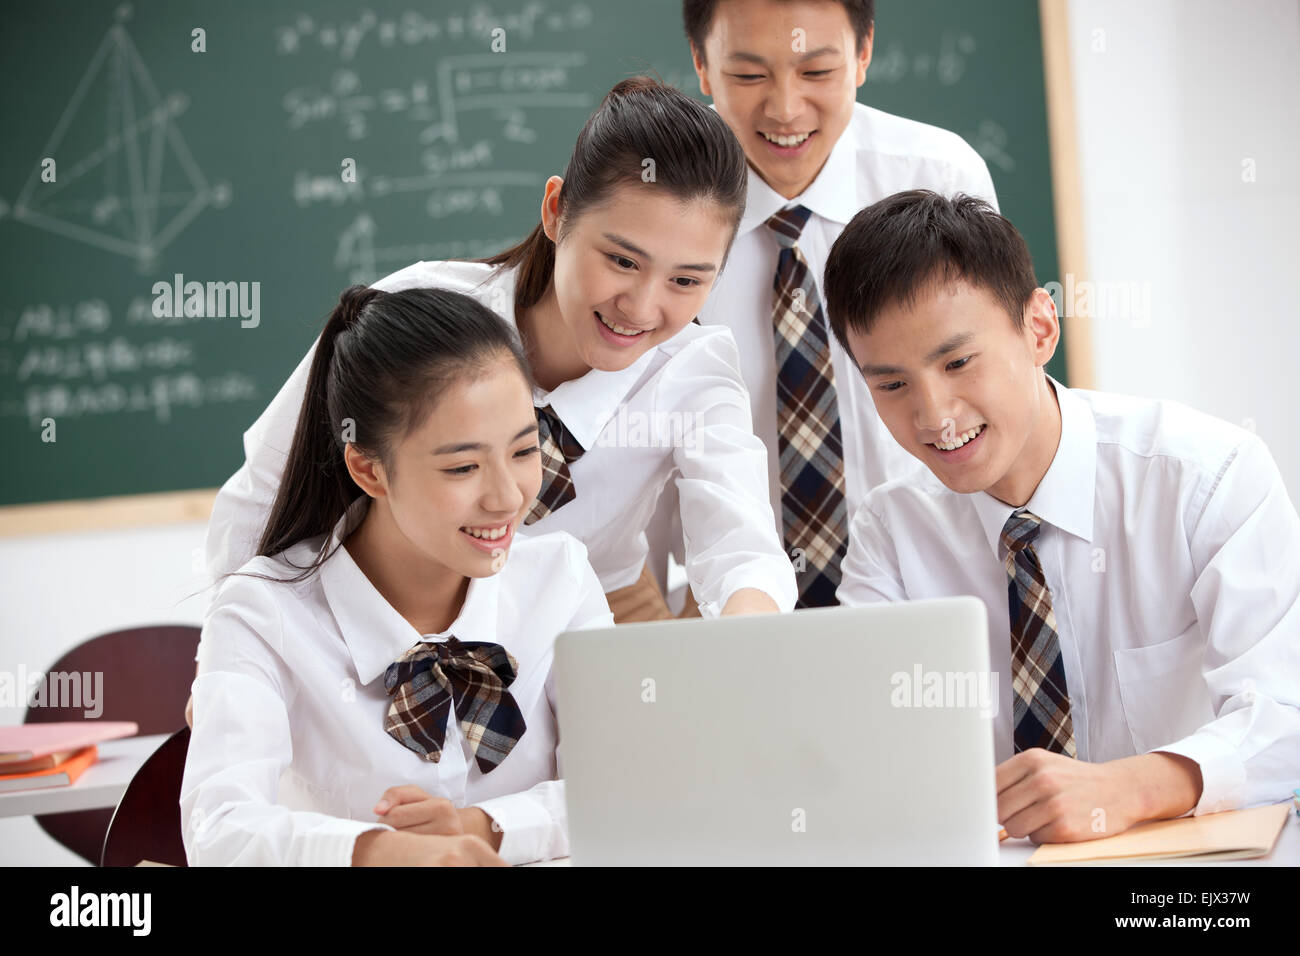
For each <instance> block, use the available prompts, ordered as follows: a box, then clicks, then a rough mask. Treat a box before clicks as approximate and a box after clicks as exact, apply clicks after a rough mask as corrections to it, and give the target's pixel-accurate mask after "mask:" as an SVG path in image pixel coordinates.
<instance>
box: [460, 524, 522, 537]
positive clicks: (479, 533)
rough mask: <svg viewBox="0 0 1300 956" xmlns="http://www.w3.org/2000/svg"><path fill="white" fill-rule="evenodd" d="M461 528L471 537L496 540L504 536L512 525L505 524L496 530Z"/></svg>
mask: <svg viewBox="0 0 1300 956" xmlns="http://www.w3.org/2000/svg"><path fill="white" fill-rule="evenodd" d="M460 530H461V531H464V532H465V533H466V534H468V535H470V536H471V537H475V538H482V539H483V540H484V541H495V540H496V539H497V538H504V537H505V534H506V532H507V531H509V530H510V526H509V525H504V526H502V527H500V528H497V529H496V530H495V531H484V530H482V529H480V528H461V529H460Z"/></svg>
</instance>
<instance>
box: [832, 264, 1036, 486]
mask: <svg viewBox="0 0 1300 956" xmlns="http://www.w3.org/2000/svg"><path fill="white" fill-rule="evenodd" d="M1024 317H1025V321H1024V326H1023V328H1017V327H1016V324H1015V322H1014V321H1013V320H1012V318H1011V317H1010V316H1009V315H1008V314H1007V310H1006V306H1005V305H1003V304H1001V303H1000V302H999V301H998V300H997V299H996V298H995V297H994V296H993V295H992V294H991V293H990V292H988V291H987V290H985V289H983V288H979V287H975V286H972V285H970V284H969V283H967V282H965V281H962V280H957V281H953V282H949V283H942V282H931V283H928V284H927V285H925V286H924V287H922V288H921V289H920V290H919V291H918V293H917V295H916V298H915V301H913V302H911V303H903V302H897V303H893V304H891V305H889V306H887V307H886V308H885V309H883V310H882V311H881V312H880V314H879V315H878V316H877V317H876V319H875V321H874V323H873V324H872V326H871V329H870V331H869V332H866V333H864V332H861V331H858V330H857V329H854V328H853V326H852V324H849V325H848V327H847V328H846V330H845V331H846V337H847V338H848V341H849V346H850V349H851V351H852V353H853V358H854V361H855V363H856V364H857V365H858V367H859V368H860V369H861V370H862V373H863V375H864V377H865V378H866V382H867V387H868V388H870V389H871V396H872V398H873V399H874V400H875V403H876V409H877V411H878V412H879V414H880V418H881V420H882V421H884V423H885V425H886V427H887V428H888V429H889V431H890V433H891V434H892V435H893V436H894V439H895V440H896V441H897V442H898V443H899V444H900V445H902V446H903V448H905V449H906V450H907V451H908V452H909V453H911V454H912V455H914V456H915V457H916V458H919V459H920V460H921V461H922V462H924V463H925V465H926V466H927V467H928V468H929V469H930V470H931V471H932V472H934V474H935V477H937V478H938V479H939V480H940V481H942V482H943V483H944V484H945V485H946V486H948V487H949V488H951V489H952V490H953V491H956V492H959V493H961V494H971V493H974V492H977V491H987V492H988V493H989V494H991V495H993V496H994V497H996V498H998V499H1000V500H1002V501H1005V502H1006V503H1008V504H1010V505H1013V506H1016V507H1019V506H1021V505H1023V504H1024V503H1025V502H1027V501H1028V500H1029V498H1030V497H1031V496H1032V495H1033V492H1034V489H1035V488H1037V487H1038V482H1039V481H1040V480H1041V478H1042V476H1043V475H1044V474H1045V473H1046V471H1047V468H1048V466H1049V465H1050V464H1051V462H1052V458H1053V457H1054V456H1055V454H1056V446H1057V444H1058V442H1059V439H1060V413H1059V410H1058V408H1057V406H1056V401H1055V398H1054V393H1053V392H1052V389H1051V387H1050V385H1049V384H1048V382H1047V379H1046V376H1045V375H1044V373H1043V366H1045V365H1046V364H1047V362H1048V360H1049V359H1050V358H1051V357H1052V354H1053V353H1054V352H1055V351H1056V342H1057V339H1058V338H1059V335H1060V327H1059V325H1058V324H1057V319H1056V309H1055V306H1054V304H1053V303H1052V299H1051V297H1050V296H1049V295H1048V294H1047V293H1046V292H1045V291H1044V290H1043V289H1036V290H1034V293H1033V295H1032V296H1031V298H1030V301H1029V304H1028V305H1027V306H1026V307H1025V310H1024Z"/></svg>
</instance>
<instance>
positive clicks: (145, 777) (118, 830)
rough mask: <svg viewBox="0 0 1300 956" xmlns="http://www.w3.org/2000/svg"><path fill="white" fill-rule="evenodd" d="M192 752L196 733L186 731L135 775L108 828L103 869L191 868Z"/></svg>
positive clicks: (173, 737) (169, 741)
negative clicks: (185, 833)
mask: <svg viewBox="0 0 1300 956" xmlns="http://www.w3.org/2000/svg"><path fill="white" fill-rule="evenodd" d="M189 748H190V729H189V728H188V727H182V728H181V729H180V730H178V731H176V733H174V734H172V735H171V736H170V737H168V738H167V739H166V740H164V741H163V742H162V745H161V746H159V748H158V749H157V750H155V751H154V752H153V753H152V754H151V755H150V756H149V759H148V760H146V761H145V762H144V764H143V765H142V766H141V767H140V769H139V770H137V771H136V772H135V776H134V777H132V778H131V782H130V783H129V784H128V785H127V788H126V792H125V793H124V794H122V799H121V800H119V801H118V804H117V810H116V812H115V813H114V814H113V820H112V822H111V823H109V825H108V833H107V834H106V835H105V837H104V848H103V852H102V853H101V855H100V861H99V865H100V866H135V865H136V864H137V863H139V862H140V861H141V860H151V861H153V862H154V863H166V864H168V865H169V866H185V865H186V861H185V844H184V843H183V842H182V841H181V806H180V803H181V778H182V777H183V776H184V774H185V755H186V753H187V752H188V751H189Z"/></svg>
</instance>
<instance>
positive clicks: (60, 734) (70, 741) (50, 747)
mask: <svg viewBox="0 0 1300 956" xmlns="http://www.w3.org/2000/svg"><path fill="white" fill-rule="evenodd" d="M139 729H140V725H139V724H137V723H136V722H135V721H133V720H71V721H66V722H63V723H57V724H18V725H17V726H16V727H0V773H4V765H5V764H6V763H17V762H19V761H23V760H31V759H33V758H35V757H40V756H42V755H44V754H53V753H58V752H60V751H63V750H80V749H81V748H82V747H89V746H91V745H92V744H97V743H99V742H100V741H103V740H114V739H116V738H118V737H132V736H134V735H135V734H136V732H137V731H139Z"/></svg>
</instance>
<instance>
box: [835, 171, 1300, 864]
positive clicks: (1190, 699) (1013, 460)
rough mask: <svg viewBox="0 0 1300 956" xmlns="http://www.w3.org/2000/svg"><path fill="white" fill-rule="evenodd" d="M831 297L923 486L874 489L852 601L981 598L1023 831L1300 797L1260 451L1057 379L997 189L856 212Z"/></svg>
mask: <svg viewBox="0 0 1300 956" xmlns="http://www.w3.org/2000/svg"><path fill="white" fill-rule="evenodd" d="M825 289H826V300H827V303H828V314H829V315H830V317H831V319H830V321H831V326H832V330H833V332H834V334H835V335H836V337H837V338H838V339H839V340H840V342H841V344H842V345H844V347H845V348H846V349H848V350H849V351H850V352H851V353H852V355H853V358H854V361H855V363H856V364H857V366H858V368H859V370H860V371H861V373H862V375H863V376H864V378H865V380H866V383H867V386H868V387H869V388H870V389H871V393H872V396H873V397H874V399H875V403H876V408H877V409H878V410H879V412H880V416H881V418H882V419H883V420H884V422H885V424H886V425H887V427H888V428H889V430H890V432H891V433H892V434H893V436H894V438H895V439H896V440H897V441H898V442H899V443H900V444H901V445H902V446H903V447H904V448H905V449H906V450H907V451H909V452H910V453H911V454H912V455H913V456H915V457H916V458H918V459H919V460H920V461H921V462H922V463H924V464H925V465H926V466H927V467H928V468H929V472H930V473H928V474H927V473H926V472H924V471H921V472H917V473H916V474H914V475H913V476H911V477H910V478H904V479H899V480H895V481H892V482H889V483H887V484H884V485H882V486H880V487H878V488H876V489H874V490H873V491H872V492H871V493H870V494H869V495H868V496H867V497H866V499H865V500H864V502H863V504H862V506H861V507H860V508H859V509H858V510H857V512H856V514H855V516H854V518H853V520H852V524H851V531H850V547H849V552H848V555H847V557H846V558H845V560H844V565H843V569H844V574H843V581H842V583H841V585H840V588H839V591H838V597H839V600H840V602H841V603H843V604H846V605H861V604H864V603H867V602H871V601H897V600H912V599H918V598H930V597H939V596H945V595H957V594H974V595H976V596H978V597H980V598H981V599H982V600H983V601H984V603H985V605H986V606H987V608H988V615H989V637H990V645H991V654H990V660H991V662H992V666H993V667H994V669H995V671H996V673H997V674H998V675H999V681H998V685H997V686H999V687H1001V688H1002V697H1003V700H1002V701H1001V704H1002V706H1001V707H1000V708H999V710H998V714H997V717H996V718H995V721H994V744H995V752H996V753H997V755H998V759H999V764H998V767H997V787H998V819H999V820H1000V821H1001V822H1002V823H1003V824H1004V826H1005V827H1006V829H1007V831H1008V833H1009V834H1010V835H1011V836H1014V837H1023V836H1028V837H1029V838H1030V839H1032V840H1033V841H1035V842H1039V843H1044V842H1050V843H1054V842H1068V841H1076V840H1089V839H1096V838H1098V837H1103V836H1109V835H1114V834H1116V833H1120V832H1122V831H1124V830H1126V829H1128V828H1129V827H1131V826H1132V825H1134V824H1135V823H1138V822H1141V821H1143V820H1152V819H1163V818H1167V817H1176V816H1179V815H1183V814H1187V813H1189V812H1192V813H1196V814H1202V813H1212V812H1215V811H1219V810H1230V809H1234V808H1237V807H1241V806H1245V805H1250V804H1260V803H1272V802H1277V801H1280V800H1284V799H1286V798H1287V797H1288V796H1289V794H1290V792H1291V790H1292V789H1293V788H1295V787H1297V786H1300V641H1298V640H1297V636H1298V635H1300V517H1297V514H1296V510H1295V507H1294V506H1293V505H1292V503H1291V500H1290V499H1289V497H1288V496H1287V492H1286V489H1285V487H1284V486H1283V483H1282V479H1281V476H1280V475H1279V473H1278V470H1277V467H1276V465H1275V464H1274V463H1273V459H1272V457H1271V456H1270V455H1269V452H1268V450H1267V449H1266V447H1265V446H1264V443H1263V442H1262V441H1261V440H1260V439H1259V438H1258V437H1256V436H1255V435H1254V434H1252V433H1250V432H1248V431H1245V430H1243V429H1240V428H1237V427H1235V426H1232V425H1229V424H1227V423H1225V422H1222V421H1220V420H1218V419H1216V418H1212V417H1210V416H1208V415H1204V414H1201V413H1199V412H1196V411H1193V410H1192V409H1190V408H1187V407H1185V406H1182V405H1177V404H1175V403H1172V402H1166V401H1155V400H1147V399H1138V398H1128V397H1122V396H1119V395H1112V394H1106V393H1101V392H1089V391H1081V390H1078V389H1068V388H1065V387H1064V386H1062V385H1060V384H1059V383H1057V382H1055V381H1053V380H1052V379H1051V378H1050V376H1048V375H1047V374H1046V372H1045V371H1044V366H1045V365H1046V364H1047V362H1048V360H1049V359H1051V357H1052V354H1053V353H1054V352H1055V350H1056V343H1057V339H1058V337H1059V334H1060V328H1059V324H1058V321H1057V316H1056V309H1055V305H1054V303H1053V301H1052V299H1051V297H1050V296H1049V295H1048V293H1047V292H1046V291H1045V290H1043V289H1042V288H1039V287H1038V285H1037V282H1036V280H1035V278H1034V272H1033V264H1032V262H1031V260H1030V256H1029V250H1028V248H1027V247H1026V245H1025V243H1024V240H1023V239H1022V238H1021V236H1020V234H1019V233H1018V232H1017V231H1016V229H1015V227H1013V226H1012V225H1011V224H1010V223H1009V222H1008V221H1007V220H1006V219H1004V218H1003V217H1002V216H1000V215H998V214H997V213H996V212H995V211H993V209H992V208H990V207H989V206H988V205H987V204H986V203H984V202H983V201H981V200H978V199H973V198H971V197H969V196H958V197H956V198H955V199H948V198H944V197H942V196H939V195H937V194H935V193H933V192H929V191H925V190H915V191H911V192H904V193H898V194H896V195H894V196H891V197H889V198H887V199H884V200H882V201H880V202H878V203H876V204H874V205H872V206H870V207H868V208H866V209H864V210H862V211H861V212H859V213H858V214H857V215H856V216H855V217H854V219H853V221H852V222H851V223H849V225H848V227H847V228H846V229H845V230H844V232H843V234H842V235H841V236H840V238H839V239H838V240H837V241H836V243H835V246H834V248H833V249H832V250H831V254H830V257H829V259H828V262H827V266H826V276H825ZM1071 757H1075V758H1077V759H1071Z"/></svg>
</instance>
